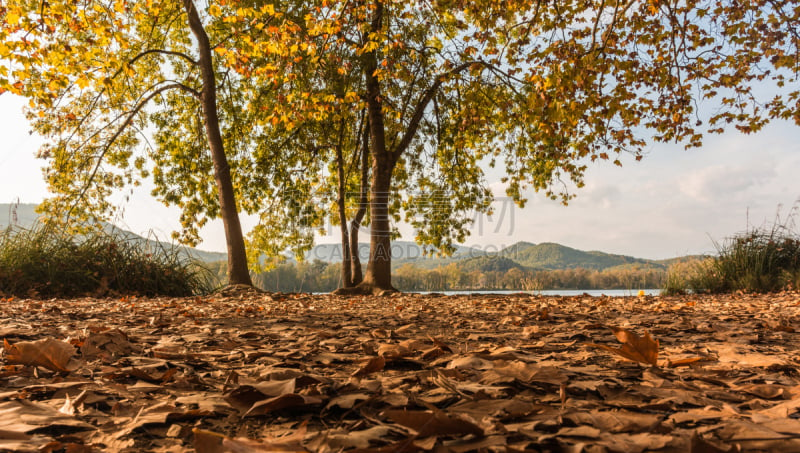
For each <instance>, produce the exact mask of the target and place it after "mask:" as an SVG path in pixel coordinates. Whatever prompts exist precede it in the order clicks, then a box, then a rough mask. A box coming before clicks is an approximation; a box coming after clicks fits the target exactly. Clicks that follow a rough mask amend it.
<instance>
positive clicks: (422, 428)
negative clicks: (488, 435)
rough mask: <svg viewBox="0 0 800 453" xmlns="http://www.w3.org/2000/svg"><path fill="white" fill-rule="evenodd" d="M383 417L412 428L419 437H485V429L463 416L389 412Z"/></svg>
mask: <svg viewBox="0 0 800 453" xmlns="http://www.w3.org/2000/svg"><path fill="white" fill-rule="evenodd" d="M383 415H385V416H386V417H388V418H389V419H390V420H392V421H394V422H395V423H397V424H399V425H402V426H405V427H406V428H410V429H412V430H414V431H415V432H416V433H417V436H418V437H429V436H446V435H452V434H474V435H476V436H483V428H481V427H480V426H478V425H477V424H475V423H474V422H472V421H470V420H468V419H467V418H465V417H463V416H458V415H449V414H446V413H444V412H441V411H436V412H433V411H405V410H403V411H401V410H388V411H384V412H383Z"/></svg>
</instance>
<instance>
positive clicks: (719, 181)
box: [678, 159, 777, 203]
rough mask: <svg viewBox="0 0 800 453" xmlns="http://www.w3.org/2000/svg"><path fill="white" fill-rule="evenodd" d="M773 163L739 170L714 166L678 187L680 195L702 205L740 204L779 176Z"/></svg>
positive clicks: (751, 164)
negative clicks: (726, 201) (718, 203)
mask: <svg viewBox="0 0 800 453" xmlns="http://www.w3.org/2000/svg"><path fill="white" fill-rule="evenodd" d="M775 167H776V165H775V163H774V162H772V161H771V159H769V160H767V161H763V160H762V161H759V162H744V163H742V164H739V165H738V166H734V165H714V166H710V167H706V168H701V169H698V170H694V171H692V172H690V173H689V174H688V175H687V176H686V178H684V179H683V180H682V181H680V183H679V186H678V187H679V189H680V191H681V192H682V193H683V194H685V195H687V196H689V197H691V198H693V199H695V200H697V201H701V202H715V203H716V202H719V201H723V200H738V199H741V198H743V197H745V196H746V195H747V193H748V192H749V191H751V190H754V189H758V188H760V187H762V186H764V185H765V184H766V183H768V182H770V181H771V180H772V179H773V178H775V177H776V176H777V172H776V169H775Z"/></svg>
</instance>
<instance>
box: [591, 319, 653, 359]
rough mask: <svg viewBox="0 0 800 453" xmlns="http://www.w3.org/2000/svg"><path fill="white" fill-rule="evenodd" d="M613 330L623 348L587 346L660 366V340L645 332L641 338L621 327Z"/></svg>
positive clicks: (601, 345)
mask: <svg viewBox="0 0 800 453" xmlns="http://www.w3.org/2000/svg"><path fill="white" fill-rule="evenodd" d="M611 330H612V331H613V332H614V335H615V336H616V337H617V340H619V342H620V343H622V347H621V348H612V347H611V346H606V345H603V344H595V343H585V344H586V345H588V346H591V347H594V348H600V349H605V350H606V351H609V352H613V353H614V354H617V355H619V356H622V357H624V358H626V359H628V360H633V361H634V362H641V363H646V364H648V365H652V366H658V340H653V339H652V338H651V337H650V334H649V333H647V332H645V333H644V337H640V336H638V335H636V334H635V333H633V332H631V331H630V330H627V329H623V328H621V327H612V328H611Z"/></svg>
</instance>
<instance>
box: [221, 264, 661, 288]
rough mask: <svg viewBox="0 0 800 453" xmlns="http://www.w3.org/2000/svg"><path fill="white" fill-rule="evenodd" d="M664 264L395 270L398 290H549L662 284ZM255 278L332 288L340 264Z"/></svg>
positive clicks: (283, 267)
mask: <svg viewBox="0 0 800 453" xmlns="http://www.w3.org/2000/svg"><path fill="white" fill-rule="evenodd" d="M209 268H210V269H211V270H212V272H214V273H215V274H216V275H217V277H218V279H219V281H223V279H224V277H225V272H226V268H225V263H224V262H219V263H212V264H210V265H209ZM666 277H667V271H666V270H665V269H661V268H656V267H645V266H630V267H626V266H617V267H613V268H608V269H604V270H596V269H585V268H571V269H553V270H531V269H524V268H521V267H518V266H514V267H510V268H507V269H494V270H491V269H485V270H482V269H472V270H467V269H465V268H464V266H463V265H462V264H459V263H450V264H448V265H445V266H440V267H437V268H434V269H425V268H422V267H418V266H415V265H413V264H403V265H402V266H400V267H398V268H397V269H396V270H395V272H394V281H395V282H396V283H395V284H396V286H397V289H399V290H400V291H459V290H463V291H489V290H519V291H544V290H551V289H644V288H648V289H650V288H661V287H663V286H664V282H665V281H666ZM253 283H254V284H255V285H256V286H257V287H259V288H261V289H264V290H267V291H276V292H285V293H286V292H310V293H322V292H330V291H333V290H335V289H336V288H339V287H340V286H341V263H326V262H324V261H320V260H315V261H313V262H302V263H283V264H278V265H276V266H275V267H273V268H272V269H270V270H268V271H266V272H261V273H258V274H256V275H255V276H254V277H253Z"/></svg>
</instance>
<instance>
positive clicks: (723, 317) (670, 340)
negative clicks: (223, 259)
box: [0, 288, 800, 453]
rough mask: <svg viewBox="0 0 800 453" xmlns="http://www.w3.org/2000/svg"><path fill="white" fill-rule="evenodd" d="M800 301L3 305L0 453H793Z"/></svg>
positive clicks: (259, 296)
mask: <svg viewBox="0 0 800 453" xmlns="http://www.w3.org/2000/svg"><path fill="white" fill-rule="evenodd" d="M796 329H800V294H798V293H792V292H787V293H780V294H770V295H748V294H736V295H726V296H686V297H662V296H646V297H614V298H612V297H590V296H577V297H549V296H531V295H526V294H519V295H470V296H443V295H436V294H429V295H419V294H400V293H397V294H391V295H388V296H384V297H374V296H352V297H344V296H333V295H314V296H312V295H305V294H265V293H260V292H256V291H247V290H242V289H241V288H240V289H238V290H236V289H234V290H230V291H227V292H224V293H219V294H216V295H212V296H206V297H192V298H136V297H117V298H107V299H92V298H84V299H69V300H64V299H52V300H26V299H23V300H19V299H0V337H2V338H4V340H5V343H4V349H3V355H2V361H1V362H2V365H3V367H2V368H1V369H0V414H2V416H1V417H0V450H2V449H7V450H13V451H68V452H89V451H154V452H183V451H198V452H201V453H202V452H222V451H249V452H260V451H325V452H328V451H330V452H333V451H361V452H416V451H437V452H467V451H487V452H494V451H498V452H502V451H508V452H515V451H553V452H556V451H569V452H581V451H585V452H603V451H623V452H641V451H665V452H666V451H670V452H687V451H691V452H696V453H697V452H733V451H776V450H780V451H783V452H789V451H800V372H799V371H798V369H799V368H798V367H800V358H798V349H799V348H800V334H798V333H797V332H796Z"/></svg>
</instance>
